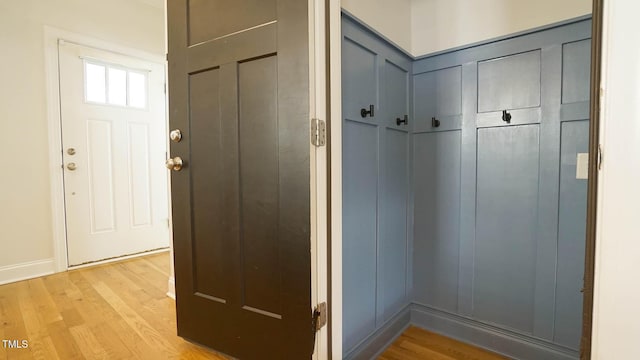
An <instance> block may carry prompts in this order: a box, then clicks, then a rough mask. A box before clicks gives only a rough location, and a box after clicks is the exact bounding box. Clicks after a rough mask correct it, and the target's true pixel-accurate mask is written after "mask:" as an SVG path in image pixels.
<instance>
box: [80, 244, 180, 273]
mask: <svg viewBox="0 0 640 360" xmlns="http://www.w3.org/2000/svg"><path fill="white" fill-rule="evenodd" d="M167 251H169V248H161V249H156V250H150V251H143V252H139V253H135V254H131V255H124V256H120V257H114V258H111V259H105V260H99V261H94V262H89V263H86V264H80V265H69V270H76V269H83V268H88V267H92V266H97V265H104V264H110V263H113V262H118V261H123V260H130V259H135V258H139V257H144V256H147V255H155V254H161V253H164V252H167Z"/></svg>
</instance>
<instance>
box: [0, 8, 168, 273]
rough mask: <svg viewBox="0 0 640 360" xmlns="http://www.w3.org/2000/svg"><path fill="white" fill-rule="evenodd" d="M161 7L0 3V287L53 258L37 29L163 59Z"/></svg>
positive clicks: (42, 73)
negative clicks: (25, 266)
mask: <svg viewBox="0 0 640 360" xmlns="http://www.w3.org/2000/svg"><path fill="white" fill-rule="evenodd" d="M159 5H160V7H158V6H152V5H149V4H148V3H145V2H142V1H132V0H109V1H104V0H20V1H0V64H2V66H1V67H0V79H1V80H2V84H1V85H0V129H1V132H2V139H1V140H0V154H2V156H3V159H4V165H3V169H2V175H1V176H0V186H1V190H0V281H2V280H3V274H2V272H3V271H6V272H7V273H9V270H12V269H13V268H12V266H14V265H16V264H21V263H25V262H32V261H39V260H47V259H50V258H52V257H53V246H52V242H53V234H52V220H51V219H52V213H51V211H52V210H51V201H50V198H51V194H50V190H49V187H50V184H49V162H48V161H49V158H48V140H47V119H46V102H45V101H46V98H45V71H44V69H45V64H44V43H43V42H44V26H45V25H49V26H53V27H56V28H60V29H63V30H68V31H72V32H76V33H80V34H84V35H87V36H91V37H94V38H98V39H101V40H105V41H109V42H113V43H116V44H119V45H123V46H128V47H133V48H138V49H141V50H145V51H147V52H151V53H156V54H160V55H162V54H164V30H163V28H164V15H163V9H162V7H161V5H162V3H161V2H160V3H159Z"/></svg>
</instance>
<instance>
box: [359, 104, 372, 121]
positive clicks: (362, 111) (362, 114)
mask: <svg viewBox="0 0 640 360" xmlns="http://www.w3.org/2000/svg"><path fill="white" fill-rule="evenodd" d="M367 115H369V117H373V105H369V110H367V109H360V116H362V117H363V118H366V117H367Z"/></svg>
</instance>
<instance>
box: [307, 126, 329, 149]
mask: <svg viewBox="0 0 640 360" xmlns="http://www.w3.org/2000/svg"><path fill="white" fill-rule="evenodd" d="M326 143H327V126H326V124H325V122H324V120H320V119H311V144H313V145H314V146H317V147H320V146H324V145H325V144H326Z"/></svg>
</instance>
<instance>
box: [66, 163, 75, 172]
mask: <svg viewBox="0 0 640 360" xmlns="http://www.w3.org/2000/svg"><path fill="white" fill-rule="evenodd" d="M77 168H78V165H76V163H68V164H67V169H69V171H76V169H77Z"/></svg>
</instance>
